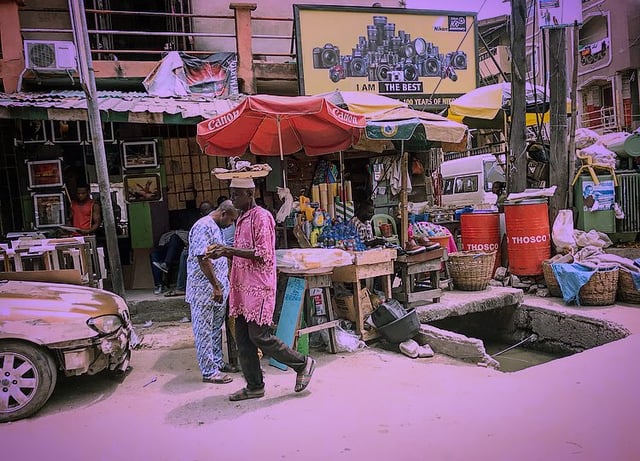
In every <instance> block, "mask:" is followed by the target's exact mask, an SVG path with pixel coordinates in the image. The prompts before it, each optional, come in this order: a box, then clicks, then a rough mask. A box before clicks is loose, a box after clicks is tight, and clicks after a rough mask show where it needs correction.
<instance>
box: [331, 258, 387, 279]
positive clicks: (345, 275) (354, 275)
mask: <svg viewBox="0 0 640 461" xmlns="http://www.w3.org/2000/svg"><path fill="white" fill-rule="evenodd" d="M389 274H393V261H386V262H381V263H376V264H367V265H364V266H356V265H353V264H352V265H350V266H341V267H336V268H334V269H333V276H332V279H333V281H334V282H356V281H358V280H362V279H365V278H371V277H381V276H383V275H389Z"/></svg>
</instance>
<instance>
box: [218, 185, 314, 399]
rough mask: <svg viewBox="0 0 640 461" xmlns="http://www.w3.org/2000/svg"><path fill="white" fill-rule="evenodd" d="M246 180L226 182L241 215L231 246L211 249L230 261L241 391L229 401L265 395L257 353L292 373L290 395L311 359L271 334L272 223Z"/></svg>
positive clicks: (301, 384) (303, 380)
mask: <svg viewBox="0 0 640 461" xmlns="http://www.w3.org/2000/svg"><path fill="white" fill-rule="evenodd" d="M254 192H255V185H254V183H253V180H252V179H250V178H245V179H233V180H232V181H231V201H232V202H233V205H234V206H235V207H236V208H237V209H238V210H239V211H240V213H241V214H240V216H239V217H238V220H237V222H236V233H235V236H234V246H233V247H230V246H220V247H217V248H214V249H212V251H211V253H210V256H211V257H212V258H219V257H230V258H233V259H232V263H231V276H230V287H229V315H230V316H231V317H235V318H236V322H235V323H236V331H235V333H236V343H237V346H238V356H239V357H238V358H239V361H240V366H241V367H242V372H243V374H244V378H245V380H246V382H247V385H246V387H244V388H242V389H240V390H239V391H237V392H235V393H233V394H231V395H230V396H229V399H230V400H232V401H237V400H246V399H256V398H260V397H263V396H264V376H263V373H262V368H261V367H260V357H259V356H258V349H260V350H262V352H263V353H264V354H265V355H267V356H270V357H272V358H274V359H276V360H277V361H279V362H280V363H283V364H284V365H287V366H289V367H291V368H292V369H293V370H295V371H296V373H297V376H296V386H295V389H294V390H295V391H296V392H301V391H303V390H304V389H306V387H307V386H308V384H309V381H310V380H311V376H312V374H313V372H314V370H315V360H314V359H313V358H311V357H309V356H307V357H305V356H304V355H302V354H300V353H299V352H298V351H295V350H293V349H292V348H290V347H289V346H287V345H286V344H285V343H284V342H282V340H280V338H278V337H277V336H275V335H274V334H273V332H272V331H271V322H272V320H273V311H274V309H275V303H276V293H275V292H276V282H277V281H276V255H275V221H274V219H273V216H272V215H271V213H270V212H269V211H267V210H265V209H264V208H262V207H260V206H257V205H256V202H255V199H254Z"/></svg>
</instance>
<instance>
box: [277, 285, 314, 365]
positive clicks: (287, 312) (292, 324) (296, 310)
mask: <svg viewBox="0 0 640 461" xmlns="http://www.w3.org/2000/svg"><path fill="white" fill-rule="evenodd" d="M306 288H307V281H306V280H305V279H303V278H299V277H289V280H287V289H286V290H285V292H284V299H283V300H282V310H281V312H280V320H279V321H278V328H277V329H276V336H277V337H278V338H280V339H281V340H282V341H283V342H284V343H285V344H286V345H287V346H289V347H293V340H294V339H295V336H296V330H297V329H298V323H299V322H300V312H301V311H302V305H303V304H304V296H305V293H306V291H307V290H306ZM269 365H271V366H273V367H276V368H279V369H281V370H286V369H287V366H286V365H284V364H283V363H280V362H278V361H277V360H275V359H273V358H271V359H269Z"/></svg>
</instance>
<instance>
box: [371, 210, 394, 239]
mask: <svg viewBox="0 0 640 461" xmlns="http://www.w3.org/2000/svg"><path fill="white" fill-rule="evenodd" d="M380 224H390V225H391V228H392V229H393V235H392V236H391V237H383V235H382V231H381V230H380ZM371 227H373V234H374V236H376V237H383V238H384V239H385V240H386V241H387V242H389V243H395V244H396V245H400V240H399V239H398V228H397V227H396V220H395V219H393V217H391V216H389V215H388V214H376V215H373V217H372V218H371Z"/></svg>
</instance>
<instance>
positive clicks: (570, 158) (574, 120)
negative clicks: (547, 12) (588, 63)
mask: <svg viewBox="0 0 640 461" xmlns="http://www.w3.org/2000/svg"><path fill="white" fill-rule="evenodd" d="M579 37H580V29H579V28H578V21H576V22H575V23H574V24H573V39H572V41H571V61H572V65H573V71H572V76H571V128H570V129H569V153H568V155H567V172H568V175H567V176H568V180H569V181H571V180H572V179H573V176H574V175H575V170H576V164H575V158H576V156H575V150H576V128H577V126H578V112H577V101H576V99H577V93H578V63H579V62H580V54H579V53H578V39H579ZM565 207H566V208H571V207H573V188H571V187H569V189H568V193H567V202H566V203H565Z"/></svg>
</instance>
